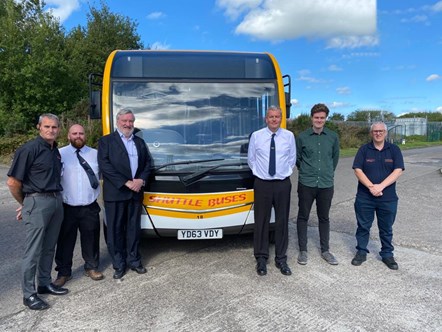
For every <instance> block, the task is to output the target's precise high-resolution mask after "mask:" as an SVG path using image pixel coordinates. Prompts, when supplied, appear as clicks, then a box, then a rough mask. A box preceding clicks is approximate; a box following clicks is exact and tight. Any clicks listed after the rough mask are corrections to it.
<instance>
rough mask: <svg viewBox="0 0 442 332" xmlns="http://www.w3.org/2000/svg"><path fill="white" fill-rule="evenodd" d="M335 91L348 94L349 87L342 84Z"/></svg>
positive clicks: (349, 92)
mask: <svg viewBox="0 0 442 332" xmlns="http://www.w3.org/2000/svg"><path fill="white" fill-rule="evenodd" d="M336 92H337V93H339V94H340V95H349V94H351V89H350V88H349V87H348V86H343V87H340V88H337V89H336Z"/></svg>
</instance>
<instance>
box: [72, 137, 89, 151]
mask: <svg viewBox="0 0 442 332" xmlns="http://www.w3.org/2000/svg"><path fill="white" fill-rule="evenodd" d="M69 141H70V142H71V145H72V146H73V147H74V148H77V149H81V148H82V147H83V146H84V145H85V142H84V140H82V139H81V138H77V139H73V140H69Z"/></svg>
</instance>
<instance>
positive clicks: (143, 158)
mask: <svg viewBox="0 0 442 332" xmlns="http://www.w3.org/2000/svg"><path fill="white" fill-rule="evenodd" d="M133 139H134V142H135V146H136V147H137V151H138V168H137V171H136V174H135V179H143V180H144V181H145V182H147V179H148V177H149V172H150V167H151V158H150V153H149V151H148V149H147V146H146V143H145V142H144V140H143V139H142V138H140V137H138V136H134V138H133ZM98 166H99V168H100V172H101V174H102V176H103V199H104V200H105V201H124V200H128V199H132V198H134V199H140V201H142V200H143V194H144V190H143V189H144V188H142V189H141V190H140V192H138V193H136V192H134V191H132V190H130V189H129V188H127V187H126V186H125V185H124V184H125V183H126V182H127V181H128V180H132V171H131V169H130V161H129V155H128V153H127V150H126V147H125V146H124V143H123V141H122V140H121V137H120V135H119V133H118V131H114V132H113V133H111V134H109V135H106V136H103V137H101V138H100V140H99V141H98Z"/></svg>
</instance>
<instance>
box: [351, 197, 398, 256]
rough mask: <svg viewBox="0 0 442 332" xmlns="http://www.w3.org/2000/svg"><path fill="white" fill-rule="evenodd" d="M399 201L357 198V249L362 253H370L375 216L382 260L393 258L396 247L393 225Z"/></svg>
mask: <svg viewBox="0 0 442 332" xmlns="http://www.w3.org/2000/svg"><path fill="white" fill-rule="evenodd" d="M397 204H398V201H390V202H382V201H378V200H376V199H368V198H359V197H356V201H355V213H356V220H357V222H358V229H357V230H356V240H357V243H358V244H357V246H356V249H357V250H358V251H359V252H361V253H365V254H366V253H368V252H369V251H368V249H367V245H368V241H369V239H370V228H371V225H372V224H373V221H374V215H375V213H376V218H377V221H378V228H379V237H380V239H381V245H382V247H381V251H380V253H379V254H380V255H381V257H382V258H388V257H393V250H394V247H393V245H392V243H391V242H392V240H393V224H394V220H395V218H396V212H397Z"/></svg>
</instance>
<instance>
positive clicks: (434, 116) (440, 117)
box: [399, 112, 442, 122]
mask: <svg viewBox="0 0 442 332" xmlns="http://www.w3.org/2000/svg"><path fill="white" fill-rule="evenodd" d="M399 118H426V119H427V120H428V121H430V122H442V113H441V112H414V113H407V114H403V115H401V116H400V117H399Z"/></svg>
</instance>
